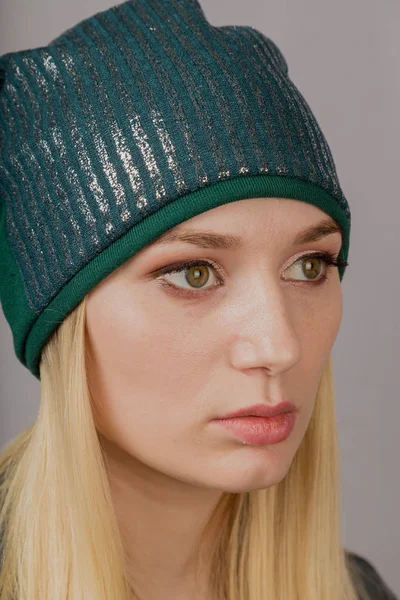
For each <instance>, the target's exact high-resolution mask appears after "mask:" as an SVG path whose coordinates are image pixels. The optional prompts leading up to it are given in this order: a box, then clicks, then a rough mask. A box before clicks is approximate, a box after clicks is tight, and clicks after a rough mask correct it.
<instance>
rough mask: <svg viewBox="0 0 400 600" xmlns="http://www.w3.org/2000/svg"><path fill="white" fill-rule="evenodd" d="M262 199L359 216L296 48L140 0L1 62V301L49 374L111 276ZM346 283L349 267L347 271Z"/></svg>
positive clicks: (187, 6) (33, 367)
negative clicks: (169, 241)
mask: <svg viewBox="0 0 400 600" xmlns="http://www.w3.org/2000/svg"><path fill="white" fill-rule="evenodd" d="M255 197H281V198H292V199H297V200H302V201H304V202H308V203H311V204H314V205H315V206H318V207H319V208H320V209H322V210H323V211H324V212H326V213H327V214H328V215H330V216H331V217H332V218H333V219H334V220H335V221H336V222H337V223H338V224H339V225H340V227H341V228H342V230H343V245H342V249H341V252H340V254H339V258H341V259H344V260H347V256H348V250H349V235H350V222H351V216H350V210H349V206H348V203H347V200H346V198H345V196H344V194H343V192H342V190H341V187H340V184H339V181H338V177H337V173H336V168H335V164H334V160H333V157H332V154H331V152H330V149H329V147H328V144H327V141H326V139H325V137H324V134H323V133H322V131H321V129H320V127H319V125H318V123H317V121H316V119H315V117H314V116H313V113H312V111H311V109H310V107H309V105H308V104H307V102H306V101H305V99H304V97H303V96H302V94H301V93H300V91H299V90H298V88H297V87H296V86H295V85H294V84H293V82H292V81H291V79H290V78H289V76H288V66H287V63H286V60H285V58H284V57H283V55H282V53H281V51H280V50H279V49H278V47H277V46H276V44H275V43H274V42H273V41H272V40H271V39H270V38H268V37H266V36H265V35H263V34H262V33H260V32H259V31H257V30H256V29H254V28H253V27H250V26H221V27H215V26H212V25H211V24H210V23H208V21H207V20H206V18H205V15H204V13H203V11H202V8H201V7H200V5H199V4H198V2H197V1H195V0H168V2H167V1H164V0H130V1H128V2H124V3H122V4H119V5H117V6H114V7H112V8H110V9H108V10H106V11H103V12H99V13H97V14H95V15H94V16H92V17H90V18H88V19H85V20H83V21H81V22H80V23H78V24H77V25H76V26H74V27H72V28H71V29H69V30H67V31H65V32H64V33H63V34H62V35H60V36H59V37H58V38H56V39H55V40H53V41H52V42H50V43H49V44H48V45H47V46H44V47H39V48H33V49H27V50H21V51H17V52H9V53H7V54H5V55H3V56H1V57H0V300H1V305H2V308H3V312H4V315H5V317H6V319H7V321H8V323H9V325H10V327H11V330H12V333H13V338H14V349H15V352H16V355H17V357H18V359H19V360H20V361H21V363H22V364H23V365H25V366H26V367H27V368H28V369H29V370H30V371H31V373H32V374H33V375H34V376H35V377H37V378H38V379H40V372H39V362H40V356H41V351H42V349H43V346H44V345H45V343H46V341H47V340H48V338H49V336H50V335H51V334H52V332H53V331H54V330H55V329H56V328H57V326H58V325H59V324H60V323H61V322H62V321H63V319H64V318H65V317H66V316H67V314H68V313H69V312H70V311H71V310H73V309H74V308H75V307H76V306H77V305H78V304H79V302H80V301H81V300H83V298H84V296H85V295H86V294H87V293H88V292H89V291H90V290H91V289H92V288H94V287H95V286H96V285H97V284H98V283H99V282H100V281H101V280H102V279H104V278H105V277H106V276H107V275H109V274H110V273H111V272H112V271H113V270H115V269H116V268H117V267H118V266H120V265H121V264H122V263H123V262H125V261H126V260H127V259H129V258H130V257H131V256H132V255H133V254H135V253H136V252H138V251H139V250H140V249H141V248H143V247H144V246H146V245H147V244H148V243H150V242H151V241H153V240H154V239H155V238H157V237H158V236H160V235H161V234H162V233H164V232H165V231H166V230H168V229H171V228H172V227H174V226H175V225H178V224H179V223H181V222H182V221H185V220H187V219H190V218H191V217H194V216H195V215H197V214H199V213H202V212H204V211H207V210H210V209H212V208H214V207H216V206H219V205H222V204H226V203H229V202H234V201H237V200H242V199H245V198H255ZM339 273H340V279H342V277H343V274H344V268H343V267H341V268H339Z"/></svg>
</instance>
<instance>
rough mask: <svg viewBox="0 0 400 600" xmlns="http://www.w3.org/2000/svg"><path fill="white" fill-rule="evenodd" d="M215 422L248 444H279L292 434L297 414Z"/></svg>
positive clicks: (238, 418) (237, 418) (239, 418)
mask: <svg viewBox="0 0 400 600" xmlns="http://www.w3.org/2000/svg"><path fill="white" fill-rule="evenodd" d="M215 421H216V422H217V423H220V424H221V425H222V426H223V427H225V428H226V429H228V430H229V431H230V432H231V433H233V435H235V436H236V437H238V438H239V439H241V440H243V441H244V442H246V443H247V444H257V445H263V444H279V442H283V441H284V440H286V438H287V437H289V435H290V434H291V432H292V430H293V427H294V424H295V421H296V413H295V412H290V413H282V414H280V415H276V416H275V417H236V418H233V419H215Z"/></svg>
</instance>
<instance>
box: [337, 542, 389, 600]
mask: <svg viewBox="0 0 400 600" xmlns="http://www.w3.org/2000/svg"><path fill="white" fill-rule="evenodd" d="M346 558H347V560H348V562H349V565H350V569H351V573H352V575H353V577H354V578H355V579H356V578H357V579H361V580H362V582H363V584H364V586H365V588H366V589H367V590H368V593H369V594H370V597H371V600H398V599H397V597H396V596H395V595H394V593H393V592H392V590H391V589H390V588H389V586H388V585H387V583H385V581H384V580H383V578H382V576H381V574H380V572H379V571H378V569H377V568H375V567H374V566H373V565H372V564H371V562H370V561H369V560H367V559H366V558H365V557H363V556H360V555H359V554H356V553H355V552H350V551H349V550H347V551H346Z"/></svg>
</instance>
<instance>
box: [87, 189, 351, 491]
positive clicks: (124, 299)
mask: <svg viewBox="0 0 400 600" xmlns="http://www.w3.org/2000/svg"><path fill="white" fill-rule="evenodd" d="M327 218H328V215H327V214H326V213H324V212H323V211H321V210H320V209H319V208H317V207H315V206H313V205H311V204H308V203H305V202H302V201H297V200H287V199H280V198H252V199H246V200H241V201H237V202H233V203H229V204H225V205H223V206H219V207H217V208H215V209H212V210H209V211H207V212H205V213H202V214H200V215H198V216H195V217H193V218H192V219H189V220H187V221H185V222H182V223H181V224H179V225H178V226H177V227H174V228H173V229H172V230H170V232H174V233H175V232H182V231H183V230H187V229H189V228H190V229H192V230H195V231H199V230H207V232H208V233H216V234H217V233H218V234H220V235H228V234H229V235H233V236H239V237H240V238H241V239H242V245H241V247H240V248H236V249H234V248H231V249H228V248H217V247H211V248H200V247H199V246H196V245H194V244H191V243H189V242H187V241H186V242H184V241H168V242H165V243H162V244H161V243H159V240H156V241H155V242H154V243H152V244H151V245H149V246H146V247H145V248H144V249H142V250H141V251H140V252H138V253H137V254H135V255H134V256H133V257H132V258H131V259H130V260H129V261H127V262H125V263H124V264H123V265H122V266H121V267H120V268H119V269H117V270H115V271H114V272H113V273H111V274H110V275H109V276H108V277H107V278H106V279H104V280H103V281H102V282H101V283H100V284H99V285H98V286H97V287H96V288H95V289H93V290H92V291H91V292H90V293H89V295H88V298H87V334H88V342H89V347H88V350H89V352H90V356H91V360H90V361H89V363H88V370H89V371H88V372H89V381H90V385H91V391H92V395H93V400H94V403H95V406H96V415H98V420H97V426H98V429H99V431H100V433H101V436H102V437H103V438H104V439H105V440H106V442H107V445H109V447H112V448H116V449H118V453H119V456H123V459H124V463H125V464H126V461H128V463H129V466H130V468H131V469H135V468H138V469H140V470H141V472H143V469H145V470H148V469H149V470H151V472H152V475H153V476H154V473H157V474H159V475H160V477H165V476H167V477H168V478H173V479H175V480H179V481H180V482H185V483H188V484H192V485H196V486H200V487H203V488H204V487H207V488H213V489H218V490H221V491H226V492H233V493H237V492H243V491H249V490H254V489H261V488H266V487H268V486H270V485H274V484H276V483H278V482H279V481H280V480H281V479H283V477H284V476H285V475H286V473H287V471H288V469H289V467H290V464H291V462H292V460H293V458H294V456H295V454H296V451H297V450H298V448H299V446H300V443H301V441H302V439H303V436H304V434H305V432H306V430H307V427H308V424H309V421H310V418H311V415H312V411H313V408H314V403H315V398H316V393H317V390H318V385H319V382H320V377H321V375H322V371H323V368H324V365H325V363H326V361H327V359H328V358H329V354H330V352H331V349H332V345H333V343H334V341H335V338H336V335H337V333H338V329H339V326H340V321H341V317H342V293H341V283H340V279H339V272H338V269H337V268H336V267H334V266H331V267H330V266H329V265H327V264H326V263H325V262H324V260H323V259H321V258H318V259H314V260H313V261H312V262H311V263H309V262H308V260H304V258H303V259H302V257H304V256H306V255H307V254H308V253H310V252H313V253H317V252H330V253H332V254H335V255H337V254H338V253H339V251H340V248H341V244H342V238H341V235H340V233H339V232H337V233H331V234H330V235H327V236H326V237H323V238H321V239H320V240H318V241H313V242H309V243H305V244H301V245H298V244H295V237H296V236H297V234H298V233H299V232H300V231H302V230H303V229H305V228H308V227H310V226H313V225H316V224H317V223H319V222H320V221H322V220H324V219H327ZM170 232H169V233H170ZM301 259H302V260H301ZM189 260H194V261H195V263H196V261H200V260H202V261H208V262H212V263H214V264H215V267H216V268H214V267H213V266H212V264H210V265H209V266H204V264H200V265H197V266H196V264H195V265H194V266H191V267H187V268H186V270H183V271H181V272H175V273H170V274H167V275H164V274H160V269H162V268H164V267H169V266H170V265H173V264H174V263H175V264H176V263H181V262H184V261H189ZM325 274H328V279H327V280H326V281H325V282H323V283H322V279H323V277H324V275H325ZM163 281H164V284H163V283H162V282H163ZM167 282H168V283H169V284H170V285H169V286H168V285H167ZM284 399H286V400H289V401H291V402H293V403H294V404H295V405H296V406H297V408H298V409H299V411H298V413H297V418H296V422H295V426H294V429H293V431H292V433H291V434H290V435H289V437H288V438H287V439H285V440H284V441H282V442H280V443H277V444H269V445H253V444H246V445H244V444H243V442H242V441H241V440H239V439H238V438H236V437H235V436H234V435H233V434H232V433H229V432H228V431H227V430H226V429H225V428H223V427H222V426H221V425H219V424H217V423H216V422H215V421H214V422H213V421H211V420H212V419H215V418H218V417H222V416H223V415H224V414H226V413H228V412H231V411H234V410H237V409H239V408H243V407H246V406H250V405H253V404H259V403H261V404H267V405H276V404H278V403H280V402H281V401H282V400H284ZM96 418H97V417H96Z"/></svg>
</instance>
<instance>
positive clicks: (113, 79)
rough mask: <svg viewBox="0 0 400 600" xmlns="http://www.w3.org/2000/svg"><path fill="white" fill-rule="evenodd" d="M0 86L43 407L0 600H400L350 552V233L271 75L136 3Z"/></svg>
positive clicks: (25, 57)
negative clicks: (343, 480) (344, 321)
mask: <svg viewBox="0 0 400 600" xmlns="http://www.w3.org/2000/svg"><path fill="white" fill-rule="evenodd" d="M0 82H1V83H0V85H1V91H0V152H1V154H0V217H1V218H0V256H1V262H0V298H1V303H2V308H3V311H4V314H5V317H6V319H7V320H8V323H9V324H10V327H11V330H12V333H13V336H14V347H15V351H16V355H17V357H18V359H19V360H20V361H21V363H22V364H23V365H24V366H26V367H27V368H28V369H29V370H30V372H31V373H32V374H33V375H34V376H35V377H37V378H38V379H39V380H40V383H41V402H40V408H39V413H38V415H37V419H36V420H35V422H34V423H33V424H32V425H31V426H30V427H29V428H28V429H27V430H26V431H24V432H22V433H21V434H20V435H19V436H18V437H17V438H16V439H15V440H13V441H12V442H11V443H10V444H9V445H8V447H7V448H4V449H3V451H2V454H1V455H0V473H1V474H2V485H1V488H0V499H1V511H0V533H1V536H2V566H1V570H0V598H1V600H11V599H12V598H14V599H17V598H18V599H21V600H22V599H29V600H39V599H40V600H45V599H49V600H50V599H51V600H61V599H68V600H81V599H82V600H83V599H85V600H87V599H89V598H90V599H93V600H94V599H96V600H111V599H112V600H120V599H121V600H125V599H133V598H135V599H137V598H140V599H142V600H161V599H163V600H165V599H166V598H168V599H170V598H171V599H172V598H173V599H174V600H183V599H185V600H186V599H189V598H190V599H191V600H192V599H193V600H266V599H267V598H268V599H271V600H272V599H273V600H321V599H322V598H323V599H324V600H339V599H340V600H357V599H358V598H363V599H367V598H370V599H378V598H381V599H386V600H389V599H393V598H394V596H393V594H392V592H391V591H390V590H389V589H388V588H387V586H386V585H385V583H384V582H383V580H382V579H381V577H380V575H379V574H378V572H377V571H376V570H375V569H374V568H373V566H372V565H371V564H370V563H369V562H368V561H366V560H365V559H364V558H362V557H361V556H358V555H355V554H353V553H351V552H348V551H347V550H346V549H345V548H344V547H343V543H342V540H341V535H340V498H339V489H340V477H339V454H338V437H337V430H336V418H335V396H334V385H333V374H332V364H331V349H332V346H333V343H334V341H335V339H336V336H337V333H338V329H339V327H340V322H341V316H342V290H341V281H342V278H343V275H344V272H345V268H346V266H347V264H348V263H347V256H348V251H349V236H350V224H351V215H350V210H349V206H348V203H347V199H346V198H345V196H344V194H343V192H342V190H341V187H340V184H339V181H338V178H337V174H336V169H335V165H334V161H333V158H332V154H331V152H330V149H329V146H328V144H327V141H326V139H325V137H324V135H323V133H322V131H321V129H320V127H319V125H318V123H317V121H316V119H315V117H314V115H313V114H312V112H311V110H310V107H309V106H308V104H307V102H306V101H305V99H304V98H303V96H302V95H301V93H300V91H299V90H298V89H297V88H296V86H295V85H294V84H293V82H292V81H291V80H290V78H289V75H288V66H287V63H286V61H285V59H284V57H283V55H282V53H281V51H280V50H279V49H278V48H277V46H276V45H275V44H274V43H273V42H272V40H271V39H269V38H267V37H266V36H264V35H263V34H262V33H260V32H259V31H257V30H256V29H254V28H252V27H247V26H246V27H245V26H243V27H237V26H227V27H214V26H212V25H210V24H209V23H208V21H207V20H206V18H205V15H204V13H203V11H202V9H201V7H200V5H199V4H198V3H197V2H196V1H195V0H172V1H170V2H168V3H164V2H162V1H161V0H150V1H147V2H145V1H143V0H137V1H129V2H124V3H122V4H120V5H117V6H114V7H112V8H111V9H109V10H106V11H104V12H101V13H97V14H96V15H94V16H92V17H90V18H88V19H86V20H84V21H82V22H80V23H78V24H77V25H76V26H75V27H73V28H71V29H69V30H68V31H66V32H64V33H63V34H62V35H60V36H59V37H58V38H57V39H55V40H53V41H52V42H51V43H50V44H48V45H47V46H43V47H40V48H34V49H29V50H22V51H18V52H11V53H8V54H6V55H4V56H2V57H1V58H0ZM238 411H239V416H237V413H238ZM232 413H236V416H234V415H233V414H232Z"/></svg>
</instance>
